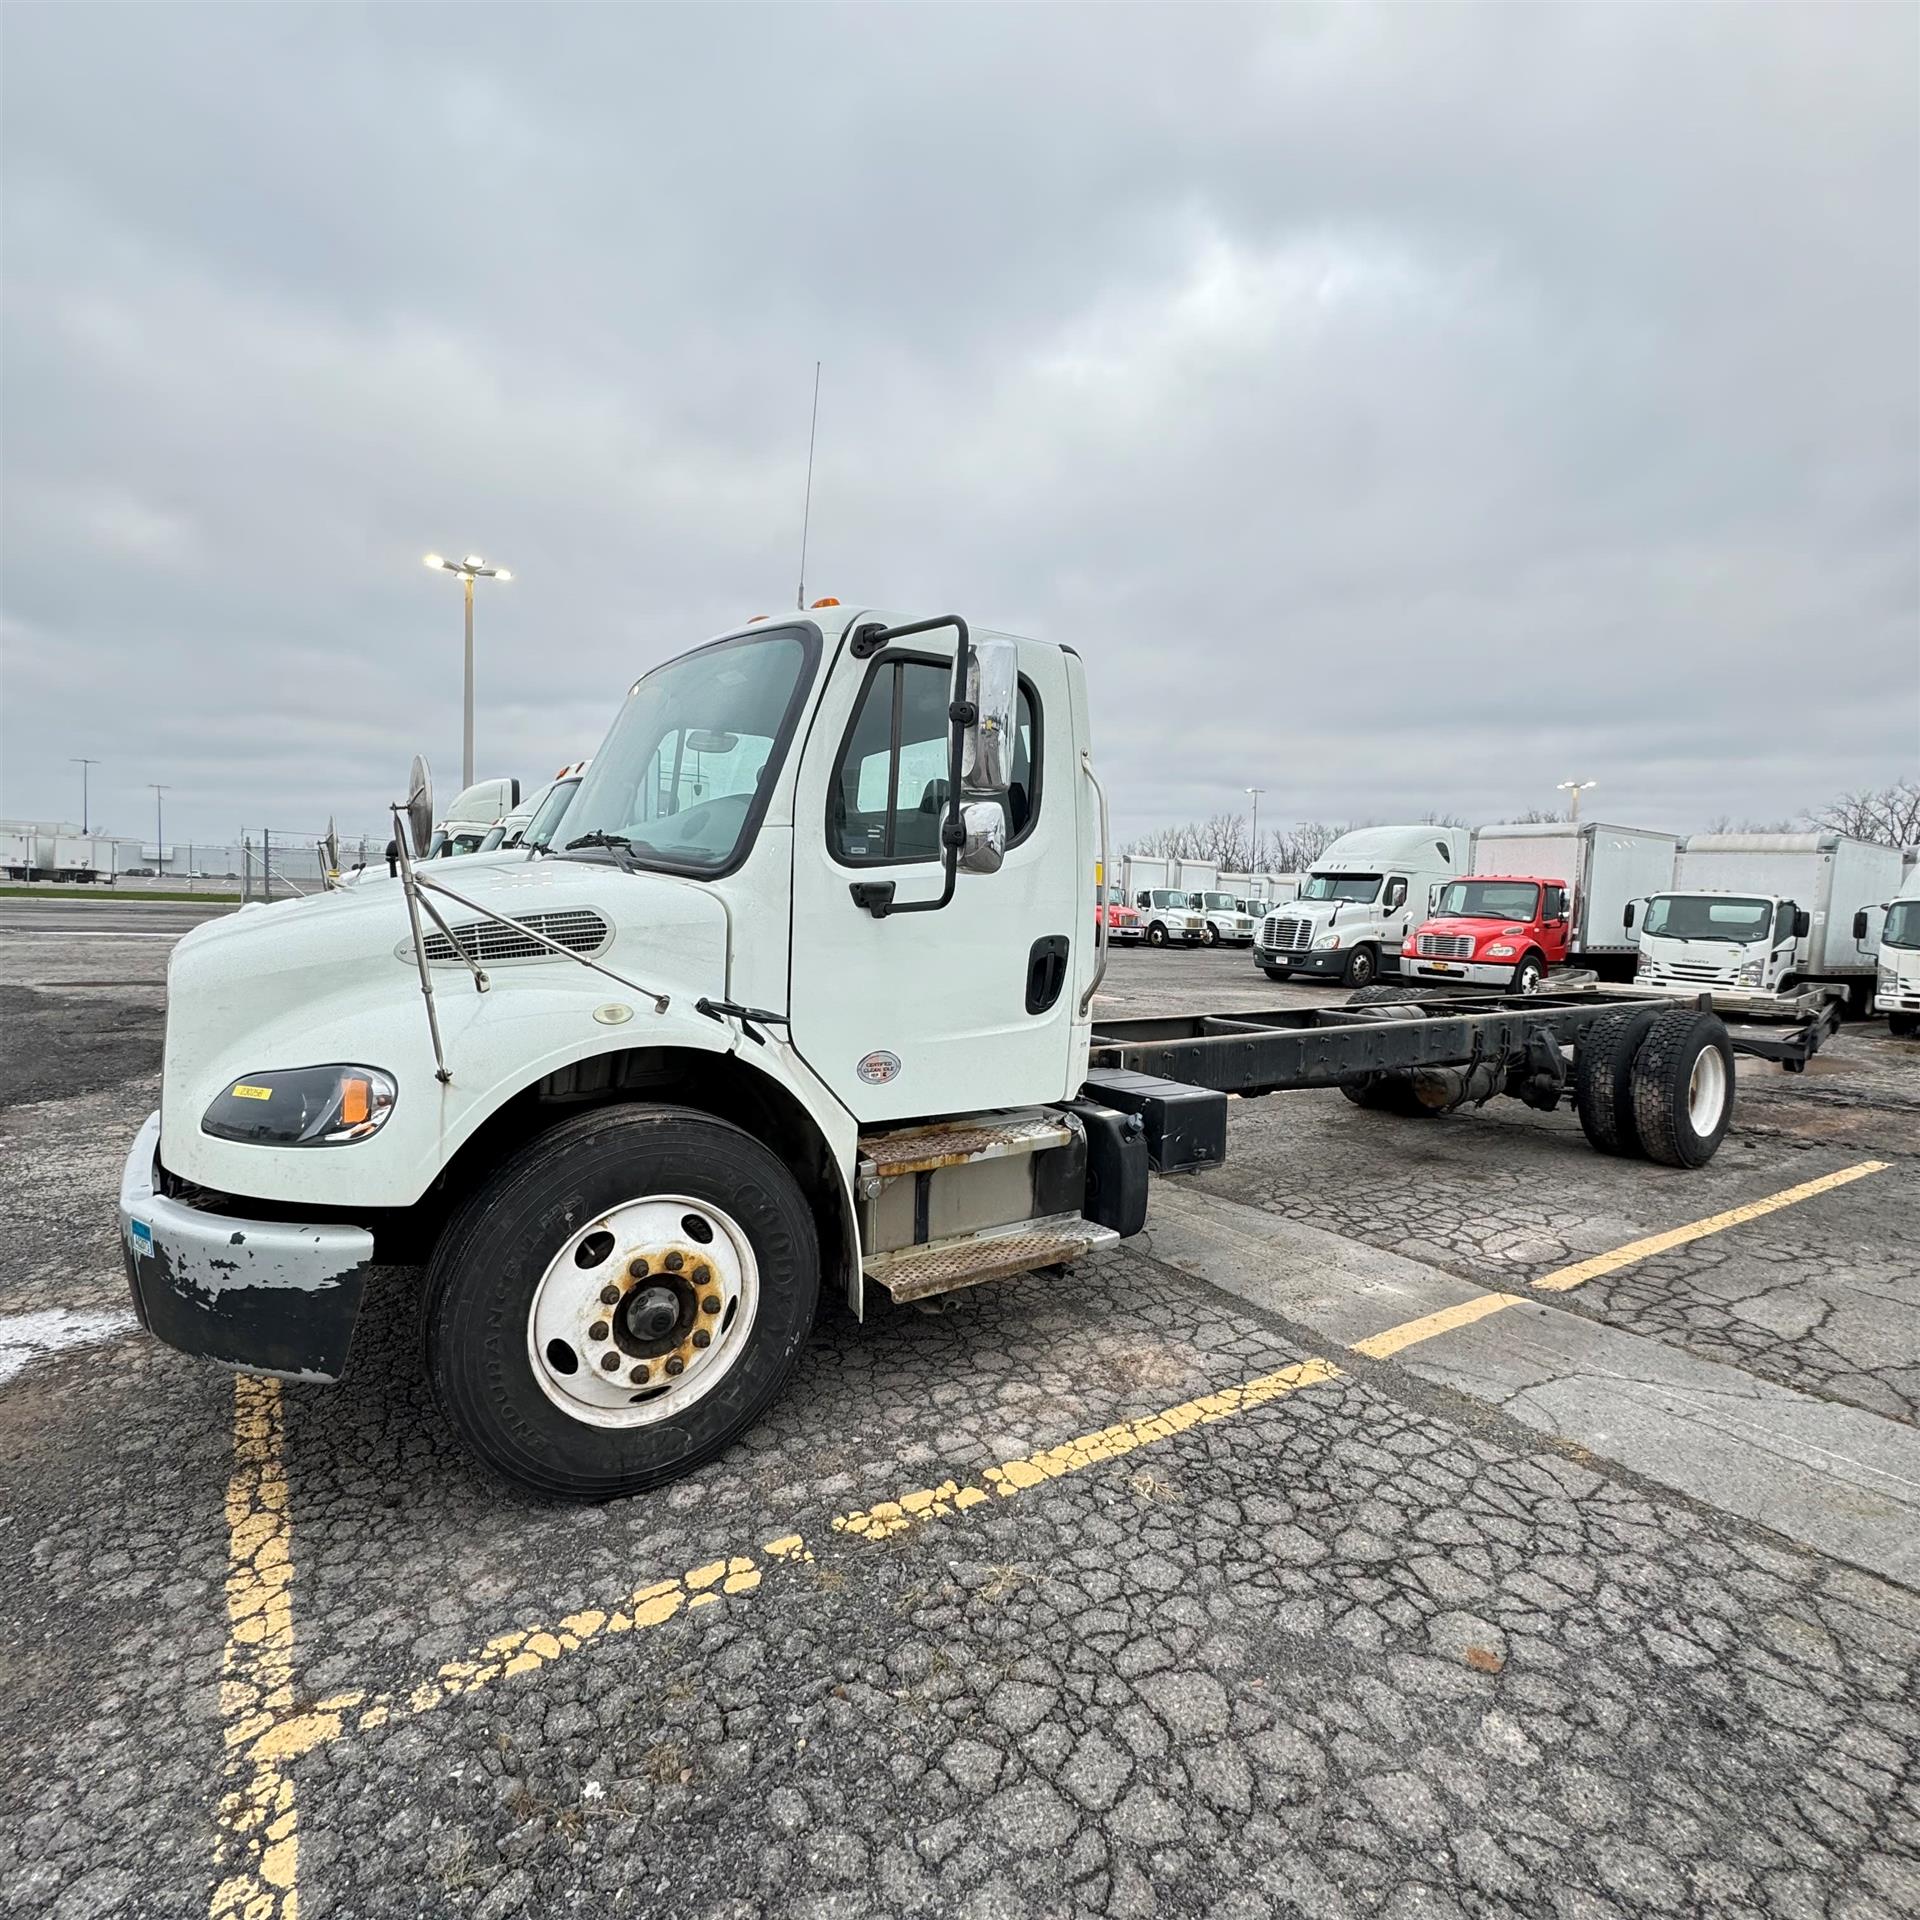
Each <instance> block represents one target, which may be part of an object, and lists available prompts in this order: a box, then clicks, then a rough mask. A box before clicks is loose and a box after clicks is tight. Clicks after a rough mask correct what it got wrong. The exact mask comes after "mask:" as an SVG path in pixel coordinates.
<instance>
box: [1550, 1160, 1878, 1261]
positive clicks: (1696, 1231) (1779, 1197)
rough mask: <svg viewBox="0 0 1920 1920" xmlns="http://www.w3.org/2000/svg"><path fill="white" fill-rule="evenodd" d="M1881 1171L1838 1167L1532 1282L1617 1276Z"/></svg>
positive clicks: (1867, 1165)
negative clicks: (1632, 1267)
mask: <svg viewBox="0 0 1920 1920" xmlns="http://www.w3.org/2000/svg"><path fill="white" fill-rule="evenodd" d="M1886 1169H1887V1162H1886V1161H1884V1160H1862V1161H1861V1162H1860V1163H1859V1164H1858V1165H1857V1166H1852V1167H1842V1168H1841V1169H1840V1171H1839V1172H1838V1173H1823V1174H1822V1175H1821V1176H1820V1178H1819V1179H1818V1180H1808V1181H1804V1182H1803V1183H1802V1184H1801V1185H1799V1186H1797V1187H1788V1188H1786V1189H1785V1190H1784V1191H1783V1192H1780V1193H1772V1194H1769V1195H1768V1196H1767V1197H1766V1198H1765V1199H1764V1200H1749V1201H1748V1202H1747V1204H1746V1205H1745V1206H1744V1207H1729V1208H1728V1209H1727V1211H1726V1212H1725V1213H1716V1214H1711V1215H1709V1216H1708V1217H1707V1218H1706V1219H1705V1220H1696V1221H1694V1222H1693V1224H1692V1225H1691V1226H1686V1227H1674V1228H1671V1229H1670V1230H1669V1231H1668V1232H1666V1233H1653V1234H1649V1235H1648V1236H1647V1237H1646V1238H1645V1239H1644V1240H1630V1241H1628V1243H1627V1244H1626V1245H1625V1246H1624V1247H1615V1248H1614V1250H1613V1251H1612V1252H1611V1253H1597V1254H1595V1255H1594V1257H1593V1258H1592V1259H1591V1260H1582V1261H1579V1262H1578V1263H1577V1264H1576V1265H1574V1266H1571V1267H1561V1268H1559V1269H1558V1270H1557V1271H1555V1272H1553V1273H1548V1274H1542V1275H1541V1277H1540V1278H1539V1279H1538V1280H1536V1281H1535V1282H1534V1283H1533V1284H1534V1287H1535V1289H1536V1290H1537V1291H1539V1292H1541V1293H1567V1292H1570V1291H1571V1290H1572V1289H1573V1288H1575V1287H1578V1286H1584V1285H1585V1284H1586V1283H1587V1281H1589V1280H1598V1279H1599V1278H1600V1277H1601V1276H1602V1275H1603V1274H1608V1273H1618V1272H1619V1271H1620V1269H1621V1268H1622V1267H1631V1266H1636V1265H1638V1264H1639V1262H1641V1261H1642V1260H1651V1259H1652V1258H1653V1257H1654V1255H1655V1254H1660V1253H1671V1252H1672V1251H1673V1249H1674V1248H1675V1247H1684V1246H1686V1245H1687V1243H1688V1242H1689V1241H1693V1240H1704V1239H1705V1238H1706V1237H1707V1236H1708V1235H1709V1234H1712V1233H1724V1232H1725V1231H1726V1230H1727V1228H1729V1227H1739V1226H1744V1225H1745V1224H1746V1223H1747V1222H1748V1221H1749V1220H1758V1219H1761V1218H1762V1217H1763V1216H1765V1215H1766V1214H1769V1213H1778V1212H1779V1211H1780V1209H1781V1208H1782V1207H1797V1206H1798V1205H1799V1204H1800V1202H1801V1201H1802V1200H1811V1199H1813V1198H1814V1196H1815V1195H1816V1194H1822V1193H1831V1192H1832V1191H1833V1189H1834V1188H1835V1187H1844V1186H1846V1185H1847V1184H1848V1183H1849V1182H1851V1181H1854V1180H1864V1179H1865V1178H1866V1177H1867V1175H1868V1174H1870V1173H1884V1172H1885V1171H1886Z"/></svg>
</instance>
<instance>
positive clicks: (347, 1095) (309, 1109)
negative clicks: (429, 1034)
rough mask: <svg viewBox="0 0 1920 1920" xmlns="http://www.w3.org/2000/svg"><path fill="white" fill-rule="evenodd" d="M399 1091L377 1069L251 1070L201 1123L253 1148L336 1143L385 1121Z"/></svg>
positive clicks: (356, 1137) (358, 1136)
mask: <svg viewBox="0 0 1920 1920" xmlns="http://www.w3.org/2000/svg"><path fill="white" fill-rule="evenodd" d="M396 1098H398V1090H397V1089H396V1088H395V1086H394V1083H393V1076H392V1075H391V1074H385V1073H382V1072H381V1071H380V1069H379V1068H378V1067H288V1068H283V1069H281V1070H280V1071H278V1072H275V1073H250V1074H248V1075H246V1076H245V1077H244V1078H242V1079H239V1080H236V1081H234V1082H233V1084H232V1085H231V1086H230V1087H228V1088H227V1089H226V1090H225V1092H223V1093H221V1094H220V1095H219V1096H218V1097H217V1098H216V1099H215V1100H214V1103H213V1105H212V1106H210V1107H209V1108H208V1109H207V1111H206V1114H205V1116H204V1117H203V1118H202V1120H201V1122H200V1131H201V1132H202V1133H210V1134H212V1135H213V1136H214V1138H215V1139H216V1140H241V1141H244V1142H246V1144H247V1145H249V1146H254V1147H340V1146H346V1145H349V1144H350V1143H351V1142H353V1141H355V1140H364V1139H365V1138H366V1137H367V1136H368V1134H370V1133H378V1132H379V1131H380V1129H381V1128H382V1127H384V1126H385V1125H386V1124H387V1116H388V1115H389V1114H390V1113H392V1111H393V1103H394V1101H395V1099H396Z"/></svg>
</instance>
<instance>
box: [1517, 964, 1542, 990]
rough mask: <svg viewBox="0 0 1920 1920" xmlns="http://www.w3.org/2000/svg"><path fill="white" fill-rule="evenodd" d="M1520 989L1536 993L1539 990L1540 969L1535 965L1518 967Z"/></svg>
mask: <svg viewBox="0 0 1920 1920" xmlns="http://www.w3.org/2000/svg"><path fill="white" fill-rule="evenodd" d="M1520 991H1521V992H1522V993H1538V992H1539V991H1540V969H1539V968H1538V967H1535V966H1523V967H1522V968H1521V969H1520Z"/></svg>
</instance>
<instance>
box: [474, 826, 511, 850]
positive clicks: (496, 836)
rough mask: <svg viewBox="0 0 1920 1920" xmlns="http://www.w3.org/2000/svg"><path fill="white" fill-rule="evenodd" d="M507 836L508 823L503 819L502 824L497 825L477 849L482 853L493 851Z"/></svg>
mask: <svg viewBox="0 0 1920 1920" xmlns="http://www.w3.org/2000/svg"><path fill="white" fill-rule="evenodd" d="M506 837H507V823H506V822H505V821H504V820H502V821H501V822H500V824H499V825H498V826H497V827H495V828H494V830H493V831H492V832H491V833H490V834H488V835H487V837H486V838H485V839H484V840H482V841H481V842H480V845H479V847H478V849H477V851H478V852H481V853H491V852H492V851H493V850H494V848H495V847H497V846H498V845H499V844H500V842H501V841H502V840H504V839H505V838H506Z"/></svg>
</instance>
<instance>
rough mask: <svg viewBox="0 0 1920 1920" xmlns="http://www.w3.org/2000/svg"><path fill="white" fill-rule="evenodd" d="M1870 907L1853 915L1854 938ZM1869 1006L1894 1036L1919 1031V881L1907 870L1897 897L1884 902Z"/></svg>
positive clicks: (1861, 934) (1864, 928)
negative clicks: (1870, 1004) (1879, 1015)
mask: <svg viewBox="0 0 1920 1920" xmlns="http://www.w3.org/2000/svg"><path fill="white" fill-rule="evenodd" d="M1872 917H1873V916H1872V910H1871V909H1870V908H1866V907H1862V908H1859V909H1857V910H1856V911H1855V913H1854V916H1853V934H1854V938H1855V939H1857V940H1864V939H1865V938H1866V936H1867V933H1868V930H1869V925H1870V922H1871V920H1872ZM1873 1010H1874V1011H1875V1012H1876V1013H1884V1014H1885V1015H1886V1016H1887V1028H1888V1031H1889V1032H1891V1033H1892V1034H1893V1036H1894V1038H1895V1039H1897V1040H1911V1039H1913V1038H1914V1036H1915V1035H1916V1034H1920V884H1916V882H1915V879H1914V877H1913V875H1912V873H1911V872H1909V873H1908V875H1907V876H1906V879H1905V881H1904V883H1903V884H1902V887H1901V890H1900V894H1899V897H1898V898H1897V899H1893V900H1889V901H1887V902H1886V903H1885V917H1884V919H1883V920H1882V922H1881V926H1880V951H1879V954H1878V956H1877V959H1876V964H1875V973H1874V986H1873Z"/></svg>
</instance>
